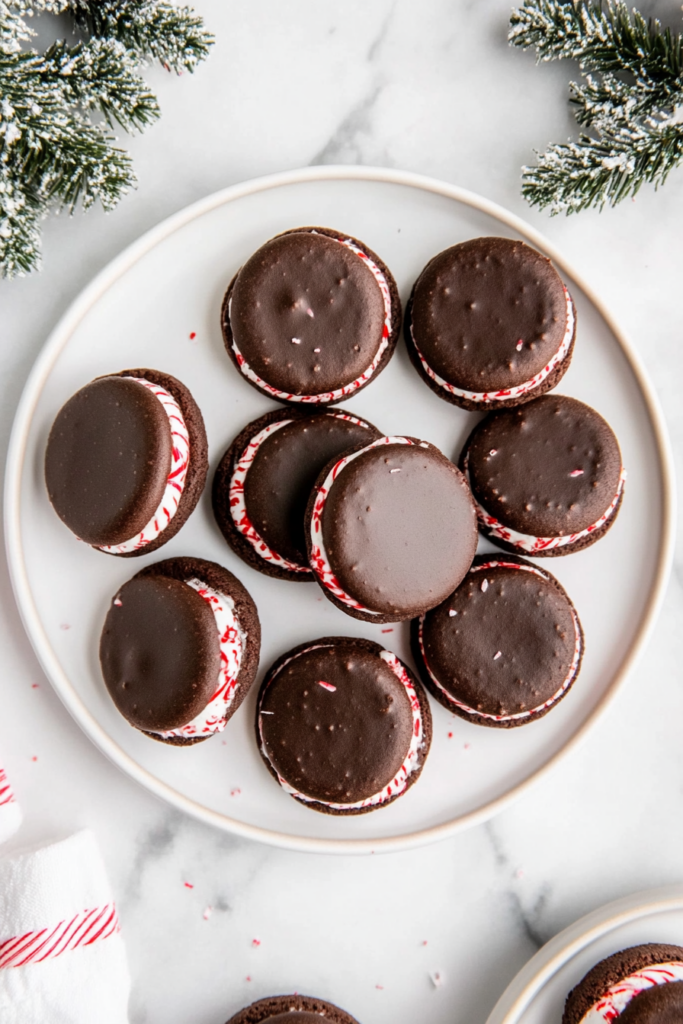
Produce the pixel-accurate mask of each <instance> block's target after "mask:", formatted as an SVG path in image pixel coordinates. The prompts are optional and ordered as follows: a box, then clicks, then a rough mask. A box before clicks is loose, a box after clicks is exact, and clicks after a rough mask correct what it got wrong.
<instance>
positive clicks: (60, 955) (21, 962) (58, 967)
mask: <svg viewBox="0 0 683 1024" xmlns="http://www.w3.org/2000/svg"><path fill="white" fill-rule="evenodd" d="M129 992H130V978H129V975H128V967H127V964H126V956H125V950H124V947H123V942H122V940H121V936H120V934H119V931H118V920H117V917H116V908H115V906H114V902H113V899H112V895H111V890H110V888H109V883H108V881H107V877H106V874H105V870H104V864H103V863H102V857H101V855H100V852H99V850H98V848H97V843H96V842H95V838H94V836H93V835H92V833H91V832H79V833H78V834H77V835H75V836H72V837H71V838H70V839H65V840H64V841H63V842H60V843H55V844H53V845H52V846H47V847H44V848H43V849H41V850H37V851H35V852H32V853H24V854H22V855H21V856H17V857H14V858H7V859H4V860H2V859H0V1021H1V1022H2V1024H128V1010H127V1008H128V996H129Z"/></svg>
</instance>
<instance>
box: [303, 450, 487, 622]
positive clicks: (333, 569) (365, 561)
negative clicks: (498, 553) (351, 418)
mask: <svg viewBox="0 0 683 1024" xmlns="http://www.w3.org/2000/svg"><path fill="white" fill-rule="evenodd" d="M306 543H307V545H308V558H309V563H310V565H311V568H312V569H313V571H314V573H315V575H316V579H317V581H318V583H319V584H320V586H321V587H322V589H323V593H324V594H325V596H326V597H327V598H329V600H330V601H332V603H333V604H335V605H336V606H337V608H340V609H341V610H342V611H343V612H346V613H347V615H352V616H354V618H357V619H364V620H365V621H366V622H400V621H402V620H404V619H412V618H414V617H415V616H416V615H421V614H422V613H423V612H425V611H427V610H428V609H429V608H434V607H435V606H436V605H437V604H440V603H441V602H442V601H443V600H444V598H445V597H447V596H448V595H449V594H451V593H452V592H453V590H454V589H455V587H457V585H458V583H460V580H461V579H462V578H463V576H464V575H465V573H466V572H467V570H468V569H469V567H470V565H471V564H472V559H473V558H474V553H475V550H476V547H477V520H476V512H475V507H474V502H473V500H472V495H471V494H470V490H469V487H468V486H467V483H466V481H465V478H464V477H463V475H462V473H461V472H460V471H459V470H458V469H457V467H456V466H454V465H453V463H452V462H450V461H449V460H448V459H447V458H446V457H445V456H444V455H442V454H441V452H440V451H439V450H438V448H435V447H434V445H432V444H428V442H427V441H419V440H418V439H417V438H414V437H380V438H379V439H378V440H376V441H373V442H372V443H371V444H369V445H364V446H359V447H358V448H356V449H355V450H354V451H352V452H350V453H347V454H346V455H345V456H343V458H341V459H339V460H338V461H336V462H335V461H332V462H330V463H328V465H327V466H326V468H325V469H324V470H323V471H322V473H321V474H320V476H319V477H318V480H317V481H316V485H315V487H314V489H313V491H312V492H311V496H310V498H309V499H308V506H307V509H306Z"/></svg>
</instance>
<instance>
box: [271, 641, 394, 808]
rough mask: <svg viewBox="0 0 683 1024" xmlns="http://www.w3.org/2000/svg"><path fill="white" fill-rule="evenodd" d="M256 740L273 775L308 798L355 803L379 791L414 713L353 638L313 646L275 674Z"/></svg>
mask: <svg viewBox="0 0 683 1024" xmlns="http://www.w3.org/2000/svg"><path fill="white" fill-rule="evenodd" d="M260 728H261V737H262V741H263V744H264V747H265V751H266V754H267V756H268V758H269V760H270V763H271V764H272V765H273V767H274V768H275V770H276V771H277V773H278V774H279V775H280V776H281V777H282V778H283V779H284V780H285V781H286V782H287V783H288V784H289V785H290V786H291V787H292V788H293V789H295V790H296V791H297V792H299V793H302V794H304V795H305V796H308V797H310V798H312V799H315V800H319V801H323V802H327V803H340V804H354V803H357V802H359V801H361V800H366V799H368V798H369V797H372V796H374V795H376V794H377V793H380V792H381V791H382V789H383V788H384V787H385V786H386V785H387V784H388V783H389V782H391V780H392V779H393V778H394V777H395V776H396V774H397V772H398V771H399V769H400V768H401V766H402V764H403V762H404V760H405V758H406V755H407V753H408V750H409V747H410V742H411V738H412V734H413V712H412V709H411V705H410V700H409V698H408V696H407V694H406V690H405V687H404V686H403V685H402V684H401V682H400V681H399V679H398V678H397V677H396V675H395V674H394V672H393V671H392V670H391V668H390V667H389V666H388V664H387V663H386V662H385V661H384V660H383V659H382V658H381V657H380V656H379V654H377V653H373V652H371V651H369V650H365V649H363V647H362V646H359V645H358V644H355V643H354V642H353V641H352V640H349V641H348V643H345V642H343V641H337V642H336V643H335V644H334V645H332V646H325V647H323V646H319V647H316V646H315V644H312V645H311V649H309V650H306V651H304V652H302V653H300V654H298V655H296V656H295V657H294V658H293V659H292V660H291V661H290V662H289V663H288V664H285V665H284V667H283V668H281V669H280V671H279V672H277V673H276V675H275V676H274V677H273V679H272V680H271V681H270V683H269V685H268V686H267V687H266V689H265V692H264V694H263V697H262V700H261V705H260Z"/></svg>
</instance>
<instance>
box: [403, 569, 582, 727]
mask: <svg viewBox="0 0 683 1024" xmlns="http://www.w3.org/2000/svg"><path fill="white" fill-rule="evenodd" d="M411 644H412V649H413V657H414V658H415V661H416V664H417V665H418V668H419V670H420V676H421V678H422V681H423V682H424V684H425V686H426V687H427V689H428V690H429V692H430V693H431V694H432V696H434V697H436V699H437V700H438V701H439V703H441V704H443V706H444V707H445V708H448V710H449V711H453V712H454V713H455V714H456V715H460V717H461V718H464V719H466V720H467V721H470V722H475V723H476V724H477V725H488V726H493V727H496V728H503V729H509V728H512V727H513V726H516V725H526V724H527V723H528V722H534V721H536V720H537V719H538V718H542V717H543V715H546V714H547V713H548V712H549V711H550V709H551V708H553V707H555V705H556V704H557V703H558V702H559V701H560V700H562V698H563V697H564V696H565V695H566V694H567V693H568V692H569V689H570V687H571V686H572V684H573V683H574V680H575V679H576V677H577V675H578V674H579V669H580V667H581V659H582V657H583V648H584V640H583V630H582V629H581V623H580V622H579V617H578V615H577V614H576V610H575V609H574V606H573V605H572V603H571V601H570V600H569V598H568V596H567V594H566V593H565V591H564V589H563V588H562V587H561V586H560V584H559V583H558V581H557V580H556V579H555V577H554V576H551V574H550V573H549V572H547V571H546V570H545V569H539V568H538V566H536V565H532V564H531V563H530V562H525V561H524V560H523V559H521V558H518V557H517V556H516V555H499V556H496V555H479V556H477V558H475V560H474V564H473V566H472V568H471V569H470V571H469V572H468V574H467V576H466V577H465V579H464V580H463V581H462V583H461V584H460V586H459V587H458V589H457V590H456V591H455V592H454V593H453V594H451V596H450V597H448V598H447V599H446V600H445V601H444V602H443V603H442V604H440V605H439V607H438V608H433V609H432V610H431V611H429V612H427V613H426V615H422V616H421V617H420V618H419V619H414V620H413V622H412V625H411Z"/></svg>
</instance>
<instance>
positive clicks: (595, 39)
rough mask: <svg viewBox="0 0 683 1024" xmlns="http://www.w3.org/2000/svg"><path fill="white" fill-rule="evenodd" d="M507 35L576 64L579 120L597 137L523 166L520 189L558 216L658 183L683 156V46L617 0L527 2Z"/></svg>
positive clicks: (546, 56) (556, 148)
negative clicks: (682, 110)
mask: <svg viewBox="0 0 683 1024" xmlns="http://www.w3.org/2000/svg"><path fill="white" fill-rule="evenodd" d="M509 38H510V41H511V42H512V43H513V44H514V45H515V46H520V47H522V48H524V49H528V48H535V49H536V52H537V56H538V59H539V60H554V59H558V58H571V59H574V60H578V62H579V66H580V68H581V71H582V72H583V73H584V76H585V80H584V82H583V83H581V84H577V83H575V82H572V83H571V84H570V91H571V100H572V103H573V105H574V110H575V114H576V119H577V121H578V123H579V124H580V125H581V126H582V127H583V128H584V129H589V130H590V131H591V132H592V134H591V135H588V134H585V133H582V134H581V135H580V137H579V140H578V142H570V143H568V144H566V145H553V146H550V148H549V149H548V150H547V151H546V152H545V153H543V154H541V155H540V156H539V159H538V163H537V165H536V166H535V167H525V168H524V169H523V178H522V193H523V195H524V196H525V198H526V199H527V200H528V201H529V202H530V203H531V204H532V205H534V206H539V207H547V208H548V209H549V210H550V212H551V213H553V214H555V213H560V212H563V211H564V212H566V213H576V212H578V211H579V210H583V209H586V208H587V207H590V206H597V207H600V208H601V207H603V206H604V205H605V204H606V203H610V204H612V205H614V204H616V203H618V202H620V201H621V200H622V199H625V198H626V197H627V196H632V195H635V194H636V193H637V192H638V190H639V189H640V187H641V186H642V185H643V184H644V183H645V182H650V183H653V184H654V185H655V186H658V185H661V184H663V183H664V181H665V180H666V177H667V175H668V174H669V173H670V171H672V170H673V169H674V167H676V166H678V164H679V163H680V162H681V161H682V160H683V124H679V123H678V122H679V118H678V113H677V108H678V106H679V104H683V43H682V40H681V36H680V35H679V34H675V33H672V32H671V31H670V30H669V29H662V26H661V24H660V23H659V22H658V21H656V20H651V21H646V20H645V19H644V18H643V17H642V15H640V14H639V13H638V12H637V11H636V10H633V11H630V10H629V9H628V8H627V7H626V5H625V4H624V3H622V2H620V0H605V2H604V3H600V2H597V0H591V2H581V0H525V3H524V5H523V7H521V8H519V9H518V10H516V11H513V14H512V18H511V28H510V37H509Z"/></svg>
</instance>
